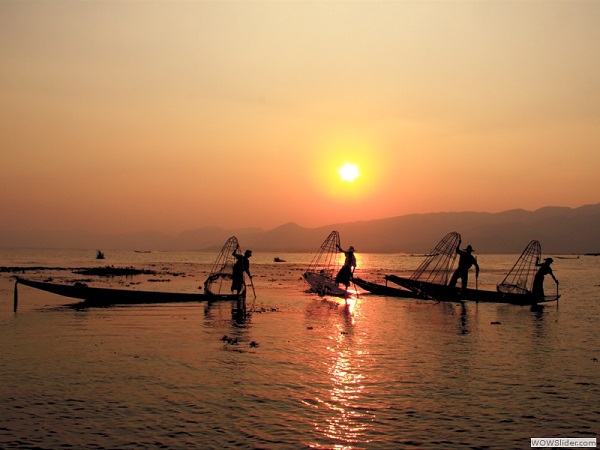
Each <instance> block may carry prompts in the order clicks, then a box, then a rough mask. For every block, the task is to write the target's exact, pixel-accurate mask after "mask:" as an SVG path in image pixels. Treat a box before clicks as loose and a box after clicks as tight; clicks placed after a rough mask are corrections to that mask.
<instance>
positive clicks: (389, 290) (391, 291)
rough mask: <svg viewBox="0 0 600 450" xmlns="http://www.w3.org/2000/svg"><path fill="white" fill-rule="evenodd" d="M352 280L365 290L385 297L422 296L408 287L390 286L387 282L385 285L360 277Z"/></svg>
mask: <svg viewBox="0 0 600 450" xmlns="http://www.w3.org/2000/svg"><path fill="white" fill-rule="evenodd" d="M352 282H353V283H354V284H356V285H357V286H358V287H359V288H361V289H364V290H365V291H367V292H369V293H371V294H375V295H382V296H385V297H401V298H422V297H421V296H419V295H417V294H415V293H414V292H412V291H409V290H407V289H399V288H396V287H393V286H388V285H387V284H386V285H383V284H378V283H373V282H371V281H367V280H363V279H362V278H358V277H354V278H352Z"/></svg>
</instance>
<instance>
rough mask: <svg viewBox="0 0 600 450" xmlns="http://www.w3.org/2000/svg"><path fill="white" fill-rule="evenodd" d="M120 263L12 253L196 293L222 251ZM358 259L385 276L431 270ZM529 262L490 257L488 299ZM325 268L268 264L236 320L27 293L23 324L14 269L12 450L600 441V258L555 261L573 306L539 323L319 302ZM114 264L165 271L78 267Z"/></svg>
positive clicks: (1, 293)
mask: <svg viewBox="0 0 600 450" xmlns="http://www.w3.org/2000/svg"><path fill="white" fill-rule="evenodd" d="M109 253H112V252H107V259H106V260H104V261H96V260H95V259H94V256H95V253H94V251H90V250H88V251H70V250H69V251H58V250H44V251H41V250H40V251H33V250H27V251H17V250H10V251H8V250H4V251H0V266H11V267H14V266H19V267H44V268H46V269H40V270H39V271H37V270H36V271H33V272H30V271H28V272H26V274H27V275H28V276H29V277H31V278H36V279H44V278H47V277H52V278H54V279H55V280H61V281H65V282H72V281H73V280H75V279H85V281H86V282H87V283H88V284H90V285H98V286H108V285H110V286H122V287H126V288H131V289H151V290H173V291H182V290H183V291H190V292H192V291H194V290H196V289H197V287H198V286H199V285H200V284H202V282H203V281H204V279H205V278H206V275H207V274H208V270H209V269H210V266H211V264H212V260H213V259H214V257H215V256H216V255H212V254H204V253H194V252H188V253H175V252H174V253H154V252H153V253H134V252H114V253H112V254H109ZM274 256H280V257H282V258H283V259H285V260H286V261H287V262H285V263H273V262H272V261H273V257H274ZM358 256H359V258H358V259H359V266H360V269H359V273H360V276H362V277H363V278H367V279H369V280H372V281H381V280H382V277H383V274H385V273H396V274H403V275H406V274H410V273H411V272H412V270H414V269H415V268H416V267H417V266H418V264H419V263H420V262H421V258H419V257H410V256H406V255H364V254H363V255H358ZM517 256H518V255H479V264H480V265H481V267H482V273H481V275H480V279H479V287H480V288H484V289H492V288H493V286H494V285H495V284H496V283H498V282H499V281H501V279H502V278H503V276H504V274H505V273H506V272H507V271H508V270H509V269H510V267H511V266H512V264H514V262H515V261H516V259H517ZM544 256H554V255H544ZM311 258H312V255H310V254H289V255H288V254H279V255H270V254H266V255H261V254H255V255H254V256H253V259H252V270H253V273H254V275H255V276H254V285H255V288H256V294H257V298H256V299H255V300H253V299H252V296H250V298H249V300H248V307H249V309H250V310H251V314H250V316H249V317H248V318H246V319H245V320H237V321H236V320H234V318H233V317H232V313H231V308H232V305H231V304H230V303H228V302H223V303H216V304H211V305H210V306H209V305H207V304H203V303H199V304H179V305H152V306H128V307H114V308H101V309H88V310H73V309H71V308H67V307H64V306H63V305H64V304H66V303H69V300H68V299H64V298H62V297H57V296H55V295H52V294H49V293H44V292H41V291H37V290H34V289H31V288H28V287H26V286H22V285H19V311H18V313H16V314H15V313H13V312H12V306H13V288H14V283H13V280H12V279H11V278H10V276H11V275H13V273H7V272H2V273H1V274H0V348H1V349H2V350H1V351H2V355H3V357H2V361H3V363H2V365H1V367H0V381H1V383H0V400H1V404H0V417H2V423H1V424H0V430H1V431H0V447H2V448H47V449H55V448H93V449H96V448H215V449H221V448H249V449H251V448H265V449H279V448H290V449H294V448H316V449H395V448H427V449H429V448H494V449H495V448H530V438H531V437H599V434H600V433H599V431H600V362H598V359H600V339H599V337H598V330H600V307H599V305H598V302H600V257H588V256H581V257H580V258H579V259H559V258H557V257H555V258H554V259H555V262H554V264H553V267H554V271H555V274H556V276H557V277H558V278H559V280H560V282H561V284H560V288H561V294H562V298H561V300H560V302H559V304H558V305H557V304H556V303H552V304H548V305H547V306H546V307H545V308H544V309H543V310H542V311H535V312H534V311H531V310H530V309H529V308H528V307H521V306H511V305H497V304H478V303H465V304H460V303H437V302H431V301H423V300H410V299H393V298H385V297H377V296H370V295H366V294H360V295H359V296H358V298H357V299H354V300H350V301H349V302H348V304H345V303H344V301H343V300H339V299H335V298H322V297H318V296H316V295H312V294H307V293H306V292H305V290H306V286H305V285H304V284H303V282H302V280H301V274H302V272H303V271H304V270H305V269H306V266H307V264H308V263H309V262H310V260H311ZM105 265H115V266H119V267H121V266H134V267H136V268H149V269H153V270H155V271H156V272H157V274H156V275H149V276H136V277H130V278H117V277H114V278H108V279H105V278H98V277H84V276H79V275H75V274H73V273H72V271H71V270H70V269H72V268H77V267H94V266H105ZM49 268H52V269H49ZM546 286H547V289H554V287H553V286H554V284H553V282H552V280H551V279H548V280H547V281H546ZM225 335H226V336H228V337H229V338H237V342H238V343H237V344H229V343H228V342H227V341H223V340H222V338H223V336H225ZM252 342H254V343H256V344H257V346H251V343H252Z"/></svg>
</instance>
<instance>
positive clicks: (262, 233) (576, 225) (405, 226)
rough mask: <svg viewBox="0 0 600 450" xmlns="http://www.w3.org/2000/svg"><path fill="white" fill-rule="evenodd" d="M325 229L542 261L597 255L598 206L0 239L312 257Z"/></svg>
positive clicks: (397, 248)
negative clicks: (231, 243) (536, 252)
mask: <svg viewBox="0 0 600 450" xmlns="http://www.w3.org/2000/svg"><path fill="white" fill-rule="evenodd" d="M332 230H337V231H339V233H340V237H341V241H342V247H348V246H350V245H353V246H354V247H355V248H356V250H357V252H365V253H427V252H428V251H429V250H431V249H432V248H433V247H435V245H436V244H437V243H438V241H439V240H440V239H441V238H442V237H444V236H445V235H446V234H447V233H449V232H451V231H457V232H459V233H460V234H461V235H462V237H463V244H464V245H465V246H466V245H467V244H471V245H472V246H473V247H474V248H475V250H476V251H477V252H479V253H520V252H521V251H522V250H523V249H524V248H525V246H526V245H527V244H528V243H529V241H531V240H532V239H536V240H538V241H540V242H541V244H542V249H543V252H544V254H550V253H558V254H560V253H565V254H570V253H572V254H585V253H600V204H596V205H586V206H581V207H579V208H564V207H546V208H542V209H538V210H536V211H525V210H510V211H505V212H501V213H484V212H455V213H450V212H440V213H429V214H410V215H404V216H398V217H390V218H387V219H380V220H370V221H358V222H346V223H337V224H331V225H327V226H323V227H319V228H304V227H301V226H299V225H297V224H295V223H287V224H285V225H281V226H279V227H277V228H274V229H272V230H261V229H258V228H240V229H223V228H218V227H209V228H199V229H196V230H189V231H185V232H182V233H179V234H177V235H168V234H164V233H154V232H143V233H128V234H117V235H99V234H92V233H85V232H77V233H74V232H72V231H65V232H47V233H41V232H36V233H32V232H24V231H14V232H4V233H2V235H1V236H0V247H3V248H82V249H86V248H90V249H95V248H100V249H103V250H110V249H123V250H125V249H130V250H162V251H168V250H172V251H175V250H179V251H181V250H214V249H220V248H221V246H222V245H223V243H224V242H225V241H226V240H227V238H228V237H230V236H233V235H235V236H237V238H238V240H239V241H240V244H241V245H242V247H243V248H244V249H246V248H251V249H253V250H254V251H265V252H267V251H268V252H305V251H308V252H314V251H317V250H318V248H319V246H320V245H321V243H322V242H323V241H324V240H325V238H326V237H327V236H328V235H329V233H330V232H331V231H332Z"/></svg>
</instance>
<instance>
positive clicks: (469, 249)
mask: <svg viewBox="0 0 600 450" xmlns="http://www.w3.org/2000/svg"><path fill="white" fill-rule="evenodd" d="M467 251H468V252H474V251H475V250H473V247H471V246H470V245H467Z"/></svg>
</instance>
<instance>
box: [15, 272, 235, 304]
mask: <svg viewBox="0 0 600 450" xmlns="http://www.w3.org/2000/svg"><path fill="white" fill-rule="evenodd" d="M18 284H22V285H24V286H29V287H32V288H35V289H40V290H42V291H46V292H51V293H53V294H57V295H62V296H63V297H69V298H75V299H79V300H83V301H84V306H110V305H126V304H145V303H146V304H149V303H181V302H202V301H216V300H238V299H241V298H243V296H238V295H212V294H202V293H186V292H164V291H162V292H161V291H138V290H133V289H114V288H98V287H89V286H87V285H85V284H83V283H75V284H73V285H68V284H59V283H48V282H44V281H33V280H28V279H26V278H22V277H17V278H16V284H15V307H16V303H17V285H18Z"/></svg>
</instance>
